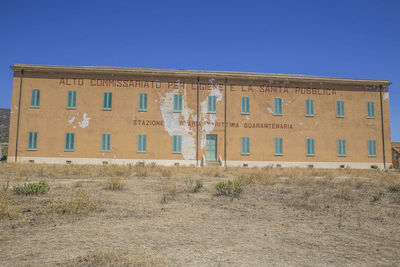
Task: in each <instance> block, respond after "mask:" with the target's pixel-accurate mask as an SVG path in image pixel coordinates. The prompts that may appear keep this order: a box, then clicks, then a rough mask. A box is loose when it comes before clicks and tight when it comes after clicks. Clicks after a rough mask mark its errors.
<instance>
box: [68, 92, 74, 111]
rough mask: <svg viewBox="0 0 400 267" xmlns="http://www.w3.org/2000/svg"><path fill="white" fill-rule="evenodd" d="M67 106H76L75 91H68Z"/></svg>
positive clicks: (69, 107)
mask: <svg viewBox="0 0 400 267" xmlns="http://www.w3.org/2000/svg"><path fill="white" fill-rule="evenodd" d="M67 108H68V109H74V108H76V91H68V99H67Z"/></svg>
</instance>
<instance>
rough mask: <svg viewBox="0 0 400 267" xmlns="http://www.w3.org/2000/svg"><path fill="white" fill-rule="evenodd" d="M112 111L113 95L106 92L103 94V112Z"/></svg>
mask: <svg viewBox="0 0 400 267" xmlns="http://www.w3.org/2000/svg"><path fill="white" fill-rule="evenodd" d="M111 109H112V93H111V92H104V94H103V110H111Z"/></svg>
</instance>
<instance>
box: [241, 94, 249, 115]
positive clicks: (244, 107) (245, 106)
mask: <svg viewBox="0 0 400 267" xmlns="http://www.w3.org/2000/svg"><path fill="white" fill-rule="evenodd" d="M249 113H250V97H242V114H249Z"/></svg>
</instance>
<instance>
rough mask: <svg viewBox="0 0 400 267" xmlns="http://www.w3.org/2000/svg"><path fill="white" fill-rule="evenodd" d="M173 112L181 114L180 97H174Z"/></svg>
mask: <svg viewBox="0 0 400 267" xmlns="http://www.w3.org/2000/svg"><path fill="white" fill-rule="evenodd" d="M174 112H182V95H180V94H175V95H174Z"/></svg>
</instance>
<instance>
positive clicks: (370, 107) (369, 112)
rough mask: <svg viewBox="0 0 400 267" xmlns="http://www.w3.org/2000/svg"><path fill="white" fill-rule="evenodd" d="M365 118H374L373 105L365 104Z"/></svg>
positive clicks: (370, 103) (371, 103) (372, 103)
mask: <svg viewBox="0 0 400 267" xmlns="http://www.w3.org/2000/svg"><path fill="white" fill-rule="evenodd" d="M367 118H368V119H374V118H375V103H374V102H367Z"/></svg>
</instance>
